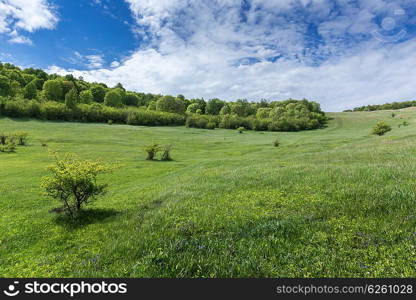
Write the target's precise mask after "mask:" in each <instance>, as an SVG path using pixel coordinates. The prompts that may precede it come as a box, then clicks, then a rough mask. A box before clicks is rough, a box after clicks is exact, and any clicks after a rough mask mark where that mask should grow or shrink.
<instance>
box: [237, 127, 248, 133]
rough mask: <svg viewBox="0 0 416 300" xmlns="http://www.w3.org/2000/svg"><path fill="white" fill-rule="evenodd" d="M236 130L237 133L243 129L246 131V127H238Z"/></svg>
mask: <svg viewBox="0 0 416 300" xmlns="http://www.w3.org/2000/svg"><path fill="white" fill-rule="evenodd" d="M237 131H238V133H243V132H244V131H246V129H245V128H244V127H238V128H237Z"/></svg>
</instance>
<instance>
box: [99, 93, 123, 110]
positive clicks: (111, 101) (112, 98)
mask: <svg viewBox="0 0 416 300" xmlns="http://www.w3.org/2000/svg"><path fill="white" fill-rule="evenodd" d="M104 104H105V105H107V106H112V107H121V106H122V105H123V103H122V96H121V94H120V92H119V91H118V90H116V89H113V90H110V91H108V92H107V94H105V98H104Z"/></svg>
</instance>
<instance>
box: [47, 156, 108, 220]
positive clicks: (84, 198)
mask: <svg viewBox="0 0 416 300" xmlns="http://www.w3.org/2000/svg"><path fill="white" fill-rule="evenodd" d="M48 169H49V171H50V172H51V175H50V176H45V177H43V178H42V182H41V187H42V188H43V189H44V190H45V195H47V196H49V197H51V198H54V199H57V200H60V201H61V202H63V205H64V206H63V209H64V211H65V212H66V213H67V214H68V215H70V216H71V217H75V216H76V215H77V213H78V212H79V211H80V210H81V209H82V206H83V205H86V204H88V203H90V202H91V201H92V200H94V199H96V198H97V197H98V196H100V195H103V194H104V193H105V189H106V187H107V185H105V184H98V182H97V177H98V175H100V174H103V173H106V172H109V171H110V170H111V169H112V168H110V167H109V166H106V165H103V164H101V163H99V162H94V161H88V160H87V161H82V160H79V159H78V157H77V156H76V155H72V154H67V155H65V156H64V158H62V159H60V158H59V157H58V156H57V155H55V164H54V165H52V166H49V168H48Z"/></svg>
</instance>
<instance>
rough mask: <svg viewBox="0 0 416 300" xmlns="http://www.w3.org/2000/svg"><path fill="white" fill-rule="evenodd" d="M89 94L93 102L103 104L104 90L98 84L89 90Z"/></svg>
mask: <svg viewBox="0 0 416 300" xmlns="http://www.w3.org/2000/svg"><path fill="white" fill-rule="evenodd" d="M90 90H91V93H92V95H93V97H94V101H95V102H99V103H102V102H104V97H105V94H106V90H105V88H104V87H103V86H102V85H100V84H94V85H93V86H92V87H91V88H90Z"/></svg>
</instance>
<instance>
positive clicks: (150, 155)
mask: <svg viewBox="0 0 416 300" xmlns="http://www.w3.org/2000/svg"><path fill="white" fill-rule="evenodd" d="M144 150H145V151H146V152H147V157H146V160H154V159H155V156H156V154H157V152H159V151H160V146H159V144H155V143H153V144H150V145H147V146H145V147H144Z"/></svg>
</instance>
